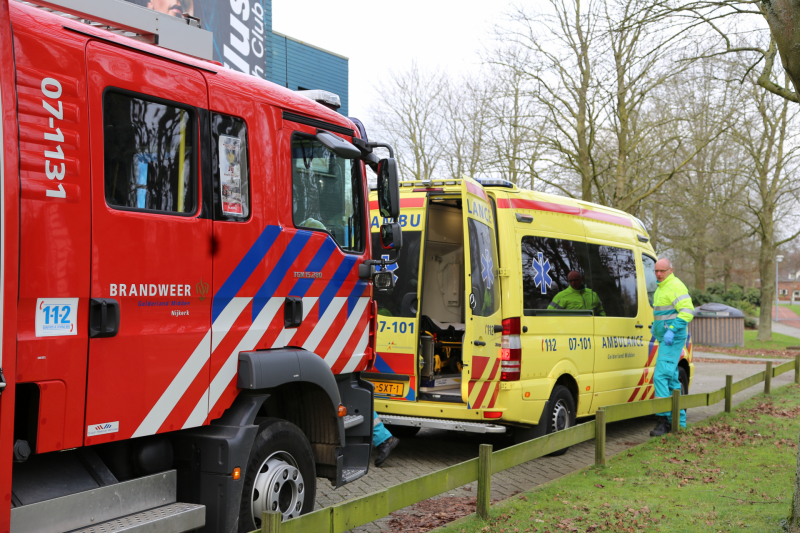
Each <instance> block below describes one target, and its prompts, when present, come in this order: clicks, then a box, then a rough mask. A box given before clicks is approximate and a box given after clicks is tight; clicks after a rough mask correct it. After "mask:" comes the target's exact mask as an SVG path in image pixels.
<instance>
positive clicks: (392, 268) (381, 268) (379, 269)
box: [375, 254, 398, 283]
mask: <svg viewBox="0 0 800 533" xmlns="http://www.w3.org/2000/svg"><path fill="white" fill-rule="evenodd" d="M381 259H385V260H387V261H388V260H389V254H385V255H382V256H381ZM385 268H386V270H388V271H389V272H391V273H392V277H393V278H394V282H395V283H397V274H395V271H396V270H397V268H398V267H397V263H394V264H393V265H386V267H385ZM383 269H384V267H382V266H380V265H378V267H377V268H376V269H375V270H376V272H380V271H381V270H383Z"/></svg>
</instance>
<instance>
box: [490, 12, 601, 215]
mask: <svg viewBox="0 0 800 533" xmlns="http://www.w3.org/2000/svg"><path fill="white" fill-rule="evenodd" d="M548 4H549V6H548V7H549V9H550V13H548V14H545V13H542V12H539V11H536V12H532V11H526V10H524V9H522V8H520V9H517V10H516V11H514V12H513V13H512V14H511V17H510V19H511V20H510V24H509V25H508V26H506V27H503V28H500V29H499V30H498V32H497V37H498V39H499V40H500V41H501V42H503V43H506V44H507V45H508V46H509V47H510V48H512V49H516V50H520V51H523V52H524V53H525V54H527V55H528V57H530V58H531V60H532V61H531V62H530V63H529V64H527V65H510V64H508V63H507V62H502V60H501V59H496V60H495V64H498V65H503V66H508V67H513V68H516V69H518V70H519V72H520V74H521V75H524V76H525V77H526V78H528V79H529V80H531V81H535V82H536V83H537V84H538V86H539V87H538V89H537V90H536V91H535V92H533V93H532V96H534V97H535V98H536V101H537V104H538V105H539V106H540V107H541V113H542V116H543V117H545V119H546V121H547V125H546V127H545V128H544V130H543V132H542V139H543V141H544V142H545V143H546V145H547V147H548V155H546V156H545V160H546V162H547V163H549V165H550V167H551V169H552V171H553V172H552V173H551V174H550V177H547V176H545V175H543V174H539V179H541V180H542V181H544V182H545V183H547V184H548V185H550V186H552V187H554V188H556V189H558V190H560V191H562V192H564V193H566V194H568V195H570V196H573V191H572V190H571V189H573V190H574V189H575V188H577V190H578V191H579V193H578V196H579V197H580V198H582V199H583V200H586V201H591V200H592V199H593V188H594V187H595V185H596V179H597V176H598V174H599V173H600V172H601V170H600V169H598V168H597V166H596V162H595V159H594V156H593V150H594V144H595V140H596V135H597V128H598V123H599V120H600V118H599V114H600V112H601V105H600V99H599V92H598V79H597V77H596V73H595V70H594V69H595V66H596V65H595V61H596V60H597V54H598V52H599V51H600V48H601V47H602V46H603V43H602V36H601V31H600V27H599V25H598V24H599V22H600V11H599V10H600V2H599V0H548ZM500 57H502V56H500ZM565 175H569V176H574V177H576V178H577V183H576V184H575V185H576V187H571V186H570V185H569V184H566V183H564V177H565Z"/></svg>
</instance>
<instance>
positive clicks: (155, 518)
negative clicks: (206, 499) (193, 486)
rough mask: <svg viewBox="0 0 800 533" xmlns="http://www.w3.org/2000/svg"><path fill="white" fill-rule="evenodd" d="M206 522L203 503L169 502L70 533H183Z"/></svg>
mask: <svg viewBox="0 0 800 533" xmlns="http://www.w3.org/2000/svg"><path fill="white" fill-rule="evenodd" d="M205 523H206V508H205V505H197V504H195V503H171V504H169V505H165V506H163V507H156V508H155V509H148V510H147V511H142V512H140V513H136V514H132V515H128V516H123V517H122V518H115V519H113V520H109V521H107V522H103V523H102V524H97V525H94V526H89V527H85V528H83V529H76V530H74V531H73V532H71V533H144V532H147V533H183V532H184V531H191V530H192V529H196V528H198V527H203V526H204V525H205Z"/></svg>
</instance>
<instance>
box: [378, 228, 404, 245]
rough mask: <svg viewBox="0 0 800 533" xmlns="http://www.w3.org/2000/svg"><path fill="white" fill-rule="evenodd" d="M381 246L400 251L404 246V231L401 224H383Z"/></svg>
mask: <svg viewBox="0 0 800 533" xmlns="http://www.w3.org/2000/svg"><path fill="white" fill-rule="evenodd" d="M381 246H383V248H384V249H385V250H395V251H399V250H400V248H402V247H403V232H402V230H401V229H400V224H398V223H397V222H392V223H391V224H383V225H382V226H381Z"/></svg>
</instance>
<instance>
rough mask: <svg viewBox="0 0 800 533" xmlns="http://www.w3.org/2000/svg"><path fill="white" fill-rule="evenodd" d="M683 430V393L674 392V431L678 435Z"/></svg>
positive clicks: (676, 390)
mask: <svg viewBox="0 0 800 533" xmlns="http://www.w3.org/2000/svg"><path fill="white" fill-rule="evenodd" d="M680 428H681V391H679V390H678V389H675V390H674V391H672V431H671V433H677V432H678V431H679V430H680Z"/></svg>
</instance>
